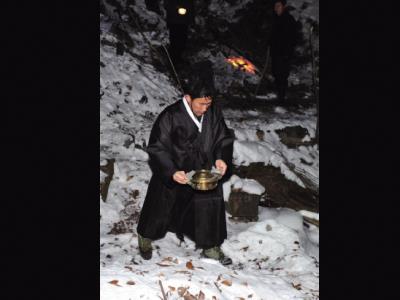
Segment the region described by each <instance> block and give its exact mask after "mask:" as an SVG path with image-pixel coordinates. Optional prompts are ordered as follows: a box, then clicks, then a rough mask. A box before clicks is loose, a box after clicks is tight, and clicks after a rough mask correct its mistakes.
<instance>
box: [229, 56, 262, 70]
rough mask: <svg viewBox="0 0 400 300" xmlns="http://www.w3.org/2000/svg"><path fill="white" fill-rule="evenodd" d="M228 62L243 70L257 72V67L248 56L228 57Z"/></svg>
mask: <svg viewBox="0 0 400 300" xmlns="http://www.w3.org/2000/svg"><path fill="white" fill-rule="evenodd" d="M226 61H227V62H228V63H230V64H231V65H232V66H234V67H235V68H236V69H240V70H242V71H245V72H247V73H251V74H255V73H256V70H257V68H256V67H255V66H254V65H253V64H252V63H251V62H250V61H249V60H248V59H246V58H244V57H243V56H239V57H235V56H230V57H229V58H227V59H226Z"/></svg>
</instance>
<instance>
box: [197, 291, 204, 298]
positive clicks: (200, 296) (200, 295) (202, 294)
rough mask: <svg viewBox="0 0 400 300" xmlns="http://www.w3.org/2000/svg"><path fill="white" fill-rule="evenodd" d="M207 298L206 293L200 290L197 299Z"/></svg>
mask: <svg viewBox="0 0 400 300" xmlns="http://www.w3.org/2000/svg"><path fill="white" fill-rule="evenodd" d="M204 299H206V295H204V293H203V292H202V291H200V292H199V295H198V296H197V300H204Z"/></svg>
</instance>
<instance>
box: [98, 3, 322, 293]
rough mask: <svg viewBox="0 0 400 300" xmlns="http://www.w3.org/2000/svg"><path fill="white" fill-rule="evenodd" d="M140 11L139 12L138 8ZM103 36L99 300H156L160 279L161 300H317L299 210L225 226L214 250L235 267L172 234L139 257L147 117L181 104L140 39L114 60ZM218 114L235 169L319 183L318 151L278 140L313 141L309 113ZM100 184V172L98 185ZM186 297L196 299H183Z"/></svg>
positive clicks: (109, 38)
mask: <svg viewBox="0 0 400 300" xmlns="http://www.w3.org/2000/svg"><path fill="white" fill-rule="evenodd" d="M138 3H139V4H141V5H142V6H143V1H139V2H138ZM153 17H154V16H153ZM110 28H111V24H110V23H108V21H106V20H103V21H102V23H101V29H102V32H101V35H100V38H101V40H103V41H106V42H103V43H102V45H101V47H100V60H101V68H100V74H101V75H100V90H101V95H100V124H101V128H100V153H101V155H100V165H101V166H103V165H105V164H106V162H107V160H108V159H115V164H114V176H113V178H112V181H111V183H110V186H109V191H108V197H107V201H103V200H102V199H101V197H100V199H99V201H100V215H101V219H100V260H101V266H100V289H101V299H104V300H106V299H126V300H128V299H160V298H161V299H162V292H161V288H160V283H159V281H161V283H162V285H163V288H164V290H165V293H166V294H167V297H168V299H183V298H184V299H274V300H275V299H318V298H319V263H318V261H319V228H318V227H315V226H313V225H309V226H308V227H305V226H304V225H303V217H302V215H309V213H307V212H301V213H300V212H296V211H293V210H290V209H287V208H281V209H268V208H263V207H259V220H258V221H257V222H250V223H235V222H233V221H231V220H230V219H229V218H228V219H227V224H228V239H227V240H226V241H225V243H224V244H223V246H222V248H223V250H224V251H225V253H226V254H227V255H228V256H230V257H231V258H232V260H233V265H231V266H228V267H224V266H222V265H220V264H219V263H216V262H214V261H212V260H208V259H201V258H200V250H197V249H195V247H194V244H193V243H192V242H191V241H190V240H186V243H184V244H181V245H180V244H179V240H178V239H177V238H176V237H175V236H174V235H173V234H170V233H168V234H167V236H166V237H165V238H164V239H162V240H159V241H156V242H154V246H155V248H156V249H155V251H154V253H153V258H152V259H151V260H150V261H143V260H142V259H141V257H140V256H139V254H138V249H137V236H136V226H135V223H136V222H137V216H138V212H139V211H140V208H141V206H142V204H143V201H144V197H145V195H146V191H147V184H148V181H149V179H150V177H151V170H150V168H149V167H148V164H147V159H148V155H147V153H146V152H145V151H144V149H145V146H146V143H147V141H148V138H149V134H150V130H151V126H152V124H153V122H154V121H155V118H156V117H157V115H158V114H159V113H160V112H161V111H162V110H163V109H164V108H165V107H166V106H167V105H168V104H170V103H173V102H175V101H176V100H178V99H179V92H178V90H177V88H176V87H175V86H174V84H173V82H172V80H171V79H170V77H168V76H167V75H166V74H163V73H160V72H159V71H157V70H156V68H155V67H154V66H153V65H152V64H151V62H150V59H149V58H146V61H144V60H143V59H141V57H140V54H141V53H142V54H143V53H147V52H146V51H148V49H147V48H146V46H145V45H144V44H143V41H142V42H141V43H142V44H140V43H139V41H140V40H141V37H140V36H139V35H137V34H132V36H131V38H132V39H133V40H134V41H136V42H137V43H138V47H136V51H137V52H136V53H133V55H131V54H129V53H127V52H125V53H124V54H123V55H117V54H116V49H115V46H113V43H116V42H117V40H116V37H115V36H114V35H113V34H111V33H110ZM148 35H149V36H151V32H150V33H148ZM145 48H146V49H145ZM140 51H142V52H140ZM260 101H265V100H263V99H260ZM222 109H223V113H224V116H225V119H226V123H227V125H228V126H229V127H230V128H232V129H234V132H235V136H236V140H235V143H234V163H235V164H236V165H248V164H250V163H252V162H264V163H265V164H266V165H268V164H270V165H273V166H275V167H278V168H280V170H281V172H282V174H284V175H285V176H286V177H287V178H288V179H289V180H293V181H294V182H296V183H298V184H299V185H300V186H304V183H303V182H302V180H301V178H299V177H298V176H297V175H296V174H295V173H294V172H293V169H294V168H296V169H301V170H303V171H305V172H307V173H309V174H312V175H313V176H315V177H316V178H318V177H319V150H318V149H317V147H316V146H301V147H298V148H296V149H292V148H288V147H287V146H286V145H285V144H283V143H282V142H281V141H280V138H279V136H278V134H277V133H276V130H278V129H282V128H285V127H287V126H297V125H300V126H302V127H303V128H306V129H307V130H308V133H309V134H308V135H307V136H306V137H305V139H304V141H307V140H310V139H312V138H313V137H314V136H315V126H316V115H315V114H316V111H315V108H309V109H303V110H299V111H298V112H289V111H287V110H286V109H285V108H282V107H276V108H275V110H274V111H273V112H270V113H265V112H261V111H258V110H248V111H239V110H233V109H227V108H224V107H222ZM260 131H263V132H264V135H263V138H262V139H260V137H259V135H258V134H257V132H260ZM105 177H106V174H104V173H103V172H102V171H100V182H102V181H103V180H104V178H105ZM235 180H236V184H242V185H243V186H244V187H245V189H248V191H250V192H254V193H262V192H266V193H268V186H266V187H262V186H259V185H257V182H253V181H249V180H246V179H244V178H243V179H242V180H241V181H240V180H239V181H240V183H239V181H238V178H235V177H234V178H232V180H231V181H232V182H231V183H232V185H234V184H235V182H234V181H235ZM263 189H265V191H263ZM229 190H230V187H225V191H227V192H228V191H229ZM227 217H229V215H227ZM314 217H318V215H317V216H314ZM116 223H119V224H120V228H122V229H120V233H119V234H110V231H112V229H113V228H114V229H115V224H116ZM121 224H122V225H121ZM189 293H190V294H191V295H193V297H194V296H197V298H190V296H189ZM180 295H181V296H180Z"/></svg>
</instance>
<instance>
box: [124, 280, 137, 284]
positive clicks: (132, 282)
mask: <svg viewBox="0 0 400 300" xmlns="http://www.w3.org/2000/svg"><path fill="white" fill-rule="evenodd" d="M126 284H129V285H135V284H136V283H135V282H134V281H133V280H129V281H127V282H126Z"/></svg>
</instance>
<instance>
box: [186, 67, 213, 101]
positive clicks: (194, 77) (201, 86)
mask: <svg viewBox="0 0 400 300" xmlns="http://www.w3.org/2000/svg"><path fill="white" fill-rule="evenodd" d="M188 71H189V73H187V75H186V76H183V80H182V88H183V90H184V92H185V93H186V94H189V95H190V96H191V97H192V98H198V97H204V96H213V95H214V94H215V87H214V72H213V69H212V65H211V63H210V62H209V61H202V62H198V63H196V64H194V65H192V66H191V67H190V70H188Z"/></svg>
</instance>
